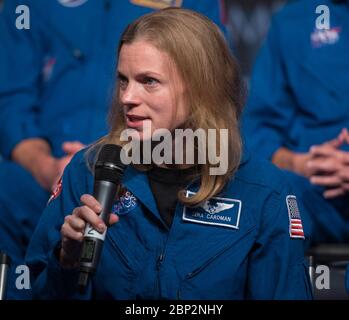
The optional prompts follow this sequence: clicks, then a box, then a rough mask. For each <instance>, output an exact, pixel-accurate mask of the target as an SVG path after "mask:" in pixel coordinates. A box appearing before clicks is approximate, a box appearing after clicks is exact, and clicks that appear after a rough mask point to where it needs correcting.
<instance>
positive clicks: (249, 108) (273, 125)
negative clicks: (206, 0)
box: [242, 17, 296, 159]
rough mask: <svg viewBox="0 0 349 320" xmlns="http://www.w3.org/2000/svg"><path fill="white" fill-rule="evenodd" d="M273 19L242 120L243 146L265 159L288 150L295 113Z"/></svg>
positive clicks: (259, 58)
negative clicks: (281, 150) (289, 134)
mask: <svg viewBox="0 0 349 320" xmlns="http://www.w3.org/2000/svg"><path fill="white" fill-rule="evenodd" d="M276 18H277V17H275V18H274V19H273V22H272V24H271V29H270V31H269V34H268V36H267V39H266V41H265V43H264V45H263V47H262V49H261V52H260V53H259V55H258V57H257V60H256V64H255V66H254V71H253V75H252V79H251V90H250V94H249V99H248V102H247V105H246V108H245V110H244V113H243V119H242V120H243V121H242V132H243V137H244V141H245V142H246V145H247V146H248V147H249V149H250V150H251V151H252V152H253V153H256V154H258V155H259V156H261V157H262V158H264V159H271V157H272V155H273V154H274V153H275V151H277V150H278V149H279V148H280V147H282V146H285V147H287V137H288V130H289V128H290V123H291V121H292V119H293V116H294V114H295V112H296V104H295V99H294V97H293V95H292V92H291V90H290V88H289V87H288V78H287V72H286V67H285V63H284V59H285V57H284V54H283V50H282V48H281V37H282V35H281V34H280V33H281V32H282V27H281V25H279V23H278V20H277V19H276Z"/></svg>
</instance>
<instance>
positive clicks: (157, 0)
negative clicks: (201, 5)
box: [130, 0, 183, 9]
mask: <svg viewBox="0 0 349 320" xmlns="http://www.w3.org/2000/svg"><path fill="white" fill-rule="evenodd" d="M130 1H131V3H133V4H135V5H137V6H142V7H148V8H152V9H164V8H167V7H181V6H182V2H183V0H130Z"/></svg>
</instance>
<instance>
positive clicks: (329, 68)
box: [243, 0, 349, 243]
mask: <svg viewBox="0 0 349 320" xmlns="http://www.w3.org/2000/svg"><path fill="white" fill-rule="evenodd" d="M319 5H322V6H327V8H328V9H329V10H328V12H327V10H325V11H318V10H317V8H318V6H319ZM322 8H323V7H322ZM320 9H321V7H320ZM321 10H322V9H321ZM316 11H318V12H321V14H322V16H320V14H319V13H316ZM324 12H325V13H324ZM327 13H328V16H327V17H326V16H325V15H326V14H327ZM324 14H325V15H324ZM326 19H328V21H329V25H328V26H324V25H322V24H321V23H324V22H326ZM319 23H320V26H319ZM323 26H324V27H323ZM348 52H349V1H346V0H342V1H338V0H337V1H332V0H320V1H319V0H307V1H294V2H293V3H290V4H288V5H286V6H285V7H284V8H283V9H282V10H281V11H280V12H279V13H278V14H276V15H275V16H274V17H273V19H272V25H271V29H270V31H269V34H268V36H267V39H266V42H265V44H264V46H263V48H262V50H261V52H260V54H259V57H258V58H257V61H256V65H255V67H254V72H253V76H252V80H251V92H250V97H249V100H248V103H247V107H246V109H245V114H244V117H243V118H244V120H243V133H244V138H245V140H246V143H247V145H248V146H249V147H250V150H251V151H253V152H255V153H256V154H258V155H259V156H260V157H262V158H267V159H270V160H272V162H273V163H274V164H276V165H277V166H279V167H280V168H282V169H285V170H287V172H288V176H289V178H290V179H291V180H292V181H293V182H294V187H295V191H296V193H298V195H299V199H300V201H301V202H302V203H303V204H304V206H305V209H306V212H305V213H306V214H305V217H304V218H305V219H306V220H309V230H306V231H307V232H309V234H310V240H311V242H313V243H318V242H348V241H349V205H348V204H349V201H348V200H349V196H348V188H347V187H348V185H347V184H346V183H345V181H347V180H346V179H347V178H346V177H345V174H344V173H343V172H345V170H343V168H345V167H346V166H347V159H348V150H349V149H348V141H347V140H345V135H346V134H347V131H346V128H348V127H349V73H348V72H347V70H349V60H348ZM305 224H306V225H307V223H306V222H305Z"/></svg>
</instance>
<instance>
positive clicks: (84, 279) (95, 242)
mask: <svg viewBox="0 0 349 320" xmlns="http://www.w3.org/2000/svg"><path fill="white" fill-rule="evenodd" d="M121 149H122V148H121V147H120V146H117V145H114V144H106V145H104V146H103V148H102V149H101V151H100V153H99V156H98V160H97V162H96V165H95V181H94V188H93V196H94V197H95V198H96V200H97V201H98V202H99V203H100V204H101V206H102V211H101V213H100V215H99V216H100V218H101V219H102V220H103V221H104V223H105V224H106V225H108V222H109V215H110V212H111V209H112V206H113V203H114V201H115V194H116V191H117V188H118V186H119V184H120V182H121V178H122V175H123V172H124V170H125V167H126V166H125V165H124V164H123V163H122V162H121V159H120V153H121ZM106 232H107V231H105V232H104V233H103V234H101V233H99V232H98V231H97V230H95V229H93V227H91V226H90V225H89V224H87V226H86V229H85V234H84V242H83V246H82V253H81V256H80V268H79V271H80V274H79V281H78V286H79V289H80V290H81V291H84V290H85V289H86V287H87V285H88V283H89V279H90V277H91V276H92V275H93V274H94V273H95V271H96V268H97V265H98V261H99V258H100V255H101V252H102V248H103V243H104V239H105V235H106Z"/></svg>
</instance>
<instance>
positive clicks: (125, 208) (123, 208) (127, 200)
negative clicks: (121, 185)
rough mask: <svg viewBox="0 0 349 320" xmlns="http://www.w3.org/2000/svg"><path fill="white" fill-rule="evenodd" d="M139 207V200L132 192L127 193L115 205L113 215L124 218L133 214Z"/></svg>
mask: <svg viewBox="0 0 349 320" xmlns="http://www.w3.org/2000/svg"><path fill="white" fill-rule="evenodd" d="M137 206H138V200H137V198H136V197H135V196H134V195H133V194H132V193H131V192H130V191H125V193H124V194H123V195H121V196H120V198H119V200H118V201H116V202H115V203H114V205H113V207H112V213H115V214H117V215H119V216H123V215H126V214H128V213H129V212H131V211H132V210H133V209H135V208H136V207H137Z"/></svg>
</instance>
